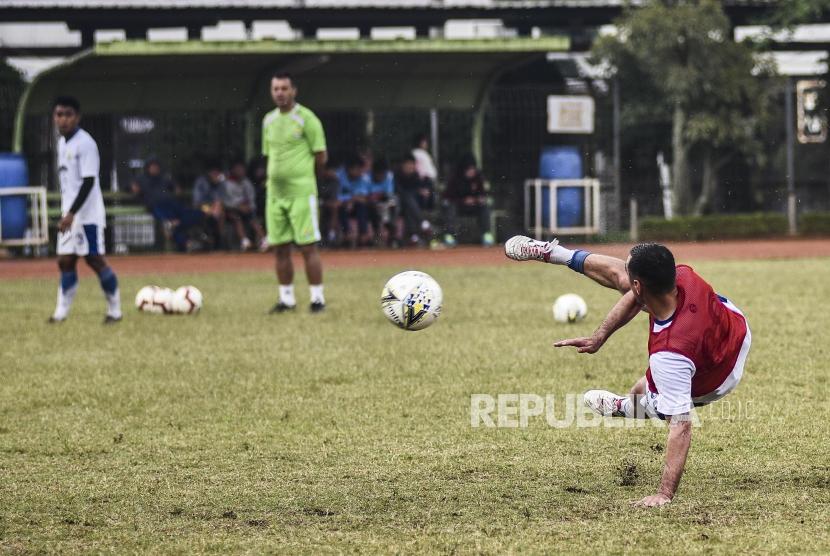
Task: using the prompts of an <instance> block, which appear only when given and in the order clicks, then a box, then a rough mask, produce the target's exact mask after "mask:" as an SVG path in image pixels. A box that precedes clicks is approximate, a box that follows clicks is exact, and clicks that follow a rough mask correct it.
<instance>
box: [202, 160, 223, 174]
mask: <svg viewBox="0 0 830 556" xmlns="http://www.w3.org/2000/svg"><path fill="white" fill-rule="evenodd" d="M212 170H219V171H220V172H221V171H222V161H221V160H219V159H218V158H207V159H205V171H206V172H210V171H212Z"/></svg>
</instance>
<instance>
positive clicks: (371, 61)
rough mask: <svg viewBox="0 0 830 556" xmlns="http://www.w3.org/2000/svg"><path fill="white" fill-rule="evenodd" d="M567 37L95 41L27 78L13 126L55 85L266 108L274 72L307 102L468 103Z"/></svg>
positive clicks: (132, 99) (104, 101)
mask: <svg viewBox="0 0 830 556" xmlns="http://www.w3.org/2000/svg"><path fill="white" fill-rule="evenodd" d="M569 46H570V45H569V40H568V38H567V37H544V38H540V39H509V40H499V39H487V40H399V41H361V40H353V41H273V40H271V41H245V42H203V41H188V42H176V43H158V42H147V41H126V42H116V43H109V44H100V45H97V46H96V47H95V48H93V49H89V50H86V51H84V52H82V53H80V54H78V55H76V56H73V57H72V58H70V59H68V60H67V61H66V62H64V63H62V64H60V65H58V66H55V67H54V68H51V69H49V70H46V71H44V72H43V73H41V74H40V75H38V76H37V77H36V78H35V80H34V81H32V83H31V84H30V85H29V86H28V88H27V89H26V92H25V93H24V96H23V99H22V100H21V103H20V107H19V109H18V114H17V122H16V128H15V148H16V149H17V150H19V149H20V147H21V146H22V133H23V125H24V122H25V116H26V115H34V114H44V113H47V112H48V110H49V105H50V102H51V99H52V98H54V96H55V95H57V94H59V93H64V94H73V95H75V96H77V97H79V98H80V99H81V102H82V104H83V106H84V112H86V113H115V114H140V113H142V112H150V111H156V110H182V111H184V110H194V111H197V110H210V109H216V110H238V111H247V112H251V113H257V114H260V115H261V114H262V113H264V111H265V110H266V109H270V107H271V101H270V98H269V95H268V81H269V79H270V76H271V75H272V73H273V72H274V71H276V70H281V71H289V72H291V73H292V74H293V75H295V76H296V78H297V81H298V83H299V88H300V91H301V93H300V95H301V101H302V102H307V103H308V104H309V105H310V106H313V107H315V108H317V109H338V108H343V109H345V108H394V107H407V108H409V107H423V108H458V109H478V108H480V107H481V106H482V103H483V100H484V98H485V96H486V92H487V91H488V90H489V87H490V86H491V85H492V84H493V83H494V81H495V79H497V77H498V76H499V75H501V73H502V72H503V71H505V70H508V69H512V68H515V67H517V66H519V65H521V64H524V63H528V62H531V61H533V60H538V59H539V58H543V57H544V56H545V55H546V54H547V53H548V52H551V51H566V50H568V48H569Z"/></svg>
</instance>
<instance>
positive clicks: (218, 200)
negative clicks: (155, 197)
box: [193, 160, 225, 248]
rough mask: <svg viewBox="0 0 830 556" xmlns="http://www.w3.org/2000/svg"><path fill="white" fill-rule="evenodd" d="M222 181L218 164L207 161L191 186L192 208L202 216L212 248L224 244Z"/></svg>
mask: <svg viewBox="0 0 830 556" xmlns="http://www.w3.org/2000/svg"><path fill="white" fill-rule="evenodd" d="M224 181H225V176H224V174H223V173H222V168H221V165H220V164H219V162H218V161H216V160H209V161H208V162H207V164H205V173H204V175H201V176H199V177H198V178H196V181H195V183H194V184H193V207H194V208H196V209H197V210H200V211H201V212H202V214H203V215H204V218H205V225H206V227H207V233H208V235H209V236H210V238H211V241H212V242H213V246H214V248H219V247H221V246H222V245H223V243H224V240H223V237H224V228H225V211H224V208H223V206H222V187H223V186H222V184H223V182H224Z"/></svg>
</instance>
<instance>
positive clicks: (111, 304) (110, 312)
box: [104, 288, 121, 319]
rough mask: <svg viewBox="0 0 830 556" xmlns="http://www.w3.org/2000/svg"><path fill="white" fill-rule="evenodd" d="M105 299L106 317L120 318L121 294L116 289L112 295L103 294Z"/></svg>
mask: <svg viewBox="0 0 830 556" xmlns="http://www.w3.org/2000/svg"><path fill="white" fill-rule="evenodd" d="M104 296H105V297H106V298H107V316H110V317H112V318H114V319H120V318H121V292H120V291H119V290H118V289H117V288H116V290H115V291H114V292H113V293H105V294H104Z"/></svg>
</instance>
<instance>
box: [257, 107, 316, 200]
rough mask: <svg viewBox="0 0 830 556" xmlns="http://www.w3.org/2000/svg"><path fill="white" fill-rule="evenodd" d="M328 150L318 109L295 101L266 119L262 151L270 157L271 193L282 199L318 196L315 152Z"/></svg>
mask: <svg viewBox="0 0 830 556" xmlns="http://www.w3.org/2000/svg"><path fill="white" fill-rule="evenodd" d="M325 150H326V135H325V133H324V132H323V124H321V123H320V120H319V118H317V116H315V115H314V112H312V111H311V110H309V109H308V108H306V107H305V106H302V105H301V104H295V105H294V108H292V109H291V111H290V112H287V113H285V114H283V113H282V112H280V110H279V108H275V109H274V110H272V111H271V112H268V113H267V114H266V115H265V117H264V118H263V119H262V154H263V155H265V156H267V157H268V194H269V195H276V196H277V197H278V198H290V197H307V196H309V195H317V177H316V175H315V169H314V153H318V152H322V151H325Z"/></svg>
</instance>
